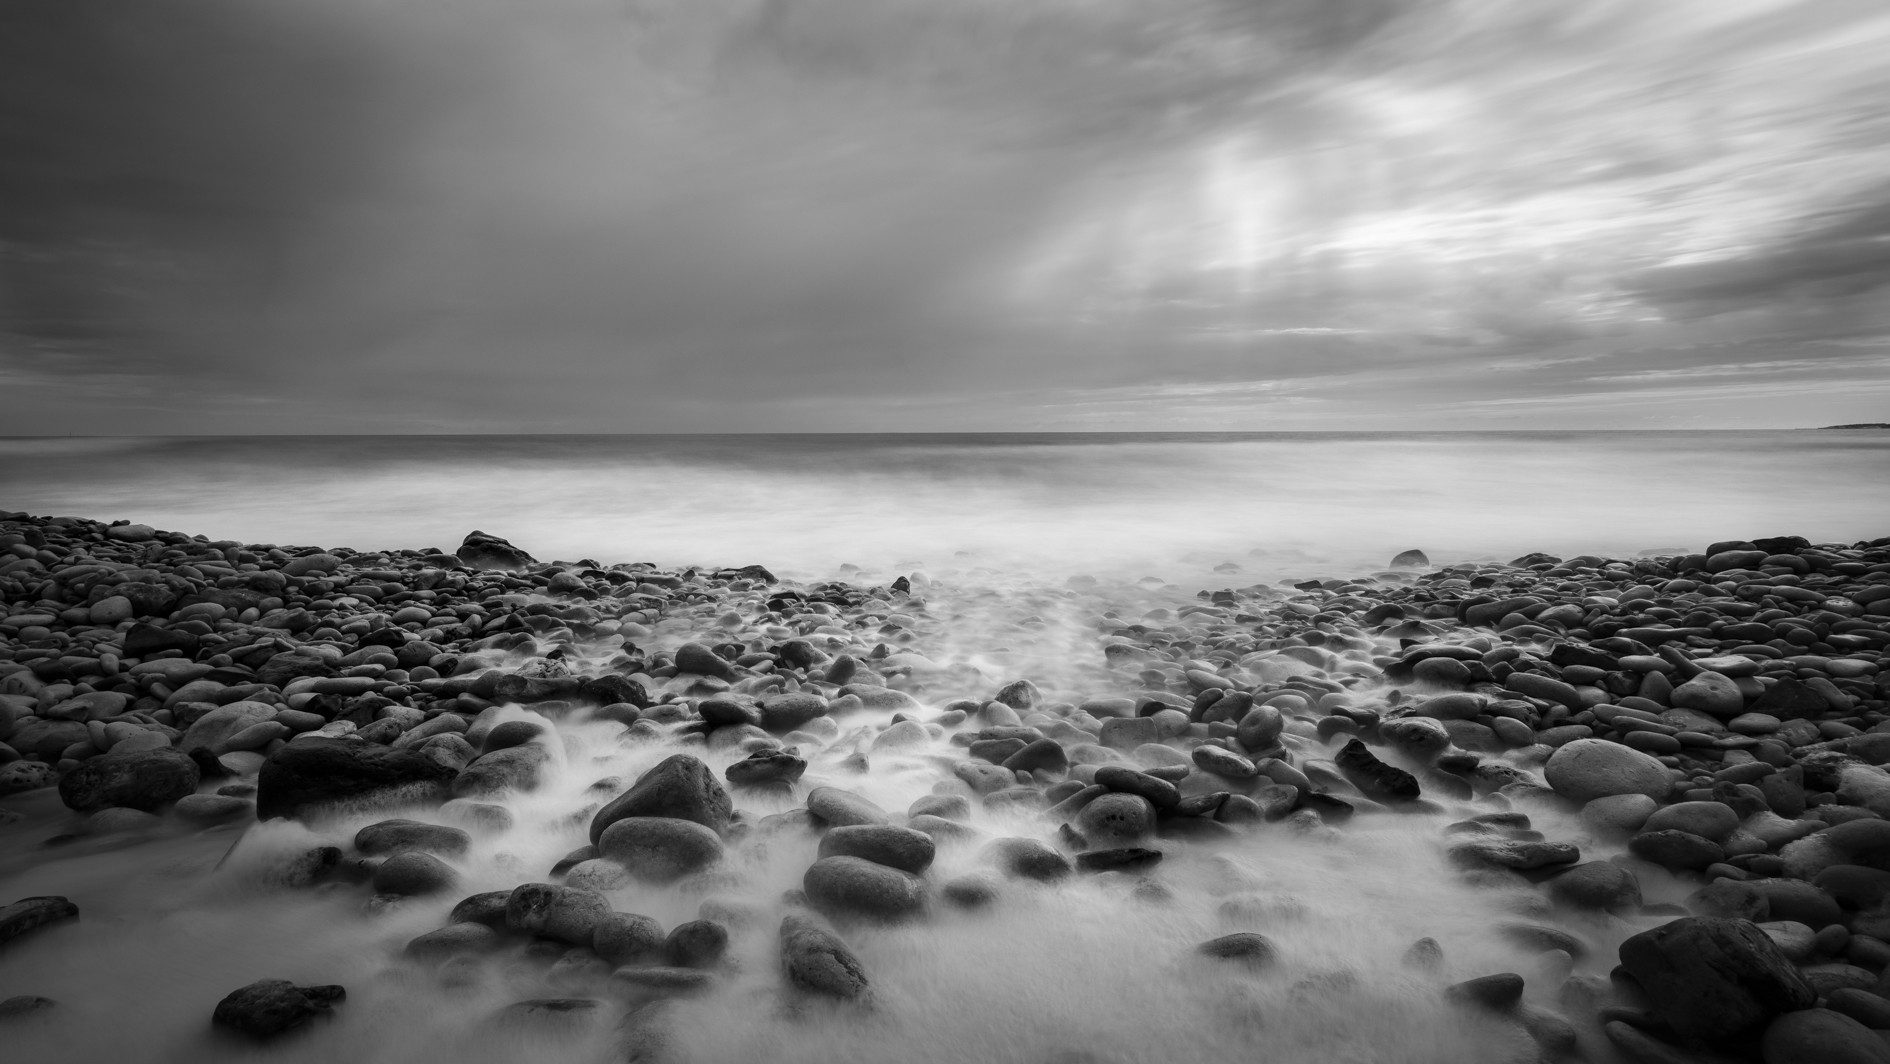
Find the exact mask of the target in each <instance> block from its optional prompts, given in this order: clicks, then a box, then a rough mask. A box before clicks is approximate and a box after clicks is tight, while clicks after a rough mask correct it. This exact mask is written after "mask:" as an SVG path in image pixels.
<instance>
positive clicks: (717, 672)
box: [676, 643, 735, 680]
mask: <svg viewBox="0 0 1890 1064" xmlns="http://www.w3.org/2000/svg"><path fill="white" fill-rule="evenodd" d="M676 671H677V672H693V673H696V674H698V675H701V676H713V677H715V678H716V679H718V680H732V679H734V678H735V668H734V666H732V665H730V664H729V663H728V662H727V661H726V660H725V659H723V657H722V656H721V655H719V654H717V653H716V652H715V651H714V650H711V649H710V648H709V647H707V646H705V645H703V644H701V643H684V644H683V645H682V646H679V647H677V648H676Z"/></svg>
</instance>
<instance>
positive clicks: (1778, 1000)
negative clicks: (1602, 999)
mask: <svg viewBox="0 0 1890 1064" xmlns="http://www.w3.org/2000/svg"><path fill="white" fill-rule="evenodd" d="M1621 966H1622V967H1623V968H1625V969H1626V970H1627V973H1628V974H1629V975H1631V976H1633V978H1634V980H1635V982H1637V983H1639V984H1640V985H1641V987H1642V988H1643V989H1644V990H1646V991H1647V996H1648V1000H1649V1002H1650V1004H1651V1006H1652V1008H1653V1009H1654V1011H1655V1013H1656V1014H1658V1015H1659V1016H1660V1018H1661V1019H1662V1020H1663V1021H1665V1022H1666V1024H1667V1026H1669V1027H1671V1028H1672V1029H1673V1030H1675V1031H1676V1032H1678V1033H1679V1034H1681V1035H1682V1036H1684V1037H1687V1038H1718V1037H1731V1036H1736V1035H1740V1034H1743V1033H1747V1032H1752V1031H1754V1030H1755V1029H1757V1028H1758V1027H1760V1026H1762V1025H1764V1024H1765V1023H1767V1022H1769V1021H1770V1020H1771V1019H1772V1017H1773V1016H1775V1015H1777V1014H1778V1013H1780V1012H1789V1011H1793V1010H1796V1009H1803V1008H1809V1007H1810V1006H1811V1004H1812V1002H1813V1000H1815V998H1816V994H1815V992H1814V991H1813V990H1812V989H1811V986H1810V984H1809V983H1806V982H1805V980H1804V977H1803V976H1801V975H1799V973H1798V969H1797V968H1795V967H1793V966H1792V963H1791V961H1789V960H1787V959H1786V957H1785V955H1784V954H1783V953H1781V952H1780V951H1779V948H1778V946H1777V945H1776V944H1774V943H1773V942H1772V940H1771V939H1770V938H1769V937H1767V936H1766V934H1765V932H1763V931H1761V930H1759V928H1758V926H1757V925H1756V924H1753V923H1751V922H1750V921H1746V920H1725V919H1713V918H1706V917H1696V916H1689V917H1682V918H1680V919H1678V920H1674V921H1671V922H1669V923H1667V924H1664V925H1662V926H1660V927H1656V928H1654V929H1653V930H1650V931H1643V932H1641V933H1640V934H1638V935H1634V936H1631V937H1630V938H1628V939H1627V940H1626V941H1624V942H1622V943H1621Z"/></svg>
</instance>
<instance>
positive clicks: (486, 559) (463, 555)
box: [454, 529, 538, 571]
mask: <svg viewBox="0 0 1890 1064" xmlns="http://www.w3.org/2000/svg"><path fill="white" fill-rule="evenodd" d="M454 553H456V554H457V555H458V556H459V560H460V561H462V562H465V563H466V565H467V566H468V567H470V568H473V569H506V570H512V571H516V570H519V569H528V568H530V567H532V566H534V565H537V564H538V559H536V558H534V557H532V556H531V555H529V554H527V553H525V552H524V551H522V550H520V549H518V548H517V547H514V546H512V544H510V543H508V542H506V541H505V540H503V539H501V538H499V537H498V536H489V535H487V534H486V533H484V532H481V531H479V530H478V529H474V530H473V531H471V532H469V533H467V534H466V539H465V541H464V542H462V543H460V545H459V550H458V551H456V552H454Z"/></svg>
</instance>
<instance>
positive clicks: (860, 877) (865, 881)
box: [801, 857, 925, 920]
mask: <svg viewBox="0 0 1890 1064" xmlns="http://www.w3.org/2000/svg"><path fill="white" fill-rule="evenodd" d="M801 888H802V889H803V890H805V891H806V892H807V900H808V901H809V902H811V903H812V904H813V905H814V907H815V908H817V909H820V910H822V911H824V912H827V913H831V914H834V915H843V916H866V917H873V918H878V919H883V920H894V919H900V918H902V917H907V916H912V915H915V914H917V913H918V912H920V911H921V910H922V909H924V907H925V884H924V883H923V882H921V881H920V879H919V877H917V876H914V875H912V874H910V873H907V872H901V871H899V870H898V869H896V868H888V867H886V866H885V865H882V864H876V863H874V862H872V861H868V860H866V859H865V858H861V857H823V858H821V859H819V860H817V861H815V862H814V863H813V864H812V865H809V866H808V869H807V873H806V875H804V876H802V878H801Z"/></svg>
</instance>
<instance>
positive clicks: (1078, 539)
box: [0, 430, 1890, 583]
mask: <svg viewBox="0 0 1890 1064" xmlns="http://www.w3.org/2000/svg"><path fill="white" fill-rule="evenodd" d="M1886 475H1890V431H1885V430H1850V431H1803V432H1733V431H1702V432H1585V433H1584V432H1552V433H1547V432H1545V433H1528V432H1497V433H1490V432H1476V433H1395V432H1386V433H1321V432H1305V433H1150V434H1146V435H1143V434H1131V433H1121V434H1084V433H1076V434H1015V435H1012V434H970V435H929V434H915V435H782V436H776V435H755V436H740V435H734V436H319V437H240V438H227V437H223V438H190V437H148V438H130V437H127V438H90V439H57V438H35V439H18V438H16V439H11V440H8V439H0V507H6V508H11V509H16V510H26V511H29V512H32V513H36V514H66V513H70V514H75V515H82V516H88V517H98V518H106V519H113V520H116V519H125V520H131V521H140V522H144V523H147V524H151V525H154V526H156V527H158V528H171V529H177V530H180V531H186V532H193V533H196V532H201V533H203V534H206V535H208V536H210V537H211V538H223V539H236V540H241V541H243V542H246V543H278V544H295V545H319V546H346V547H353V548H355V549H358V550H381V549H392V548H415V547H423V546H436V547H441V548H444V549H446V550H452V549H453V548H454V547H455V546H457V545H458V543H459V541H460V539H461V538H462V537H463V536H464V535H465V534H466V533H467V532H468V531H470V530H472V529H474V528H479V529H483V530H484V531H486V532H489V533H492V534H493V535H498V536H504V537H505V538H507V539H509V540H511V541H512V542H514V543H517V544H519V545H520V546H522V547H524V548H525V549H526V550H528V551H530V552H531V553H532V554H534V555H535V556H537V557H538V558H541V559H554V558H556V559H565V560H577V559H580V558H590V559H593V560H596V561H601V562H604V563H605V564H609V563H613V562H622V561H651V562H656V563H658V564H661V565H692V564H693V565H718V566H719V565H745V564H750V563H759V564H762V565H766V566H768V567H769V568H770V569H772V570H774V571H775V572H777V573H778V574H779V575H782V576H791V577H797V578H806V579H818V578H824V577H828V576H833V575H835V574H837V573H838V572H840V567H841V566H842V565H848V564H851V565H856V566H860V567H863V568H866V569H868V570H888V569H891V568H899V569H908V570H909V569H923V570H925V571H926V572H928V573H931V574H934V575H937V574H942V573H953V574H960V573H970V572H973V571H976V570H985V571H988V572H992V573H997V574H1002V575H1003V576H1004V577H1005V578H1006V579H1011V580H1017V581H1022V582H1024V583H1029V582H1032V581H1034V580H1037V579H1039V578H1046V577H1050V576H1055V577H1058V578H1061V577H1063V576H1067V575H1069V574H1071V573H1076V572H1092V573H1094V572H1117V571H1120V572H1131V571H1132V572H1133V575H1134V576H1136V577H1143V576H1155V577H1159V578H1162V579H1164V580H1172V579H1179V578H1180V577H1182V576H1184V575H1198V574H1201V573H1205V572H1208V571H1211V569H1212V567H1213V566H1215V565H1217V564H1222V563H1225V562H1230V561H1231V562H1234V563H1235V564H1237V565H1239V566H1241V568H1242V570H1243V572H1245V573H1247V574H1249V575H1251V576H1253V577H1254V578H1256V579H1265V578H1267V577H1269V576H1272V577H1278V576H1281V575H1350V574H1352V573H1357V572H1360V571H1364V570H1366V569H1369V568H1373V567H1376V566H1380V565H1382V564H1383V563H1384V562H1385V561H1386V560H1387V559H1389V558H1390V557H1391V556H1392V555H1393V554H1395V553H1397V552H1398V551H1400V550H1404V549H1406V548H1408V547H1418V548H1420V549H1423V550H1425V551H1426V552H1428V553H1429V554H1430V556H1431V557H1432V559H1433V560H1434V561H1438V562H1441V563H1448V562H1451V561H1459V560H1465V559H1471V558H1498V559H1502V560H1507V559H1509V558H1511V557H1514V556H1517V555H1520V554H1524V553H1527V552H1529V551H1548V552H1551V553H1560V554H1580V553H1592V554H1602V555H1606V556H1612V557H1631V556H1633V555H1635V554H1636V553H1640V552H1643V551H1661V552H1664V553H1683V552H1684V551H1683V548H1684V550H1699V549H1701V548H1702V547H1704V546H1706V545H1707V544H1708V543H1709V542H1714V541H1717V540H1722V539H1736V538H1741V537H1747V536H1766V535H1780V534H1791V535H1802V536H1805V537H1807V538H1809V539H1810V540H1812V541H1813V542H1831V541H1845V542H1849V541H1853V540H1856V539H1860V538H1870V537H1875V536H1879V535H1883V534H1884V530H1885V529H1886V528H1890V491H1885V490H1884V487H1883V484H1884V480H1885V477H1886Z"/></svg>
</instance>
